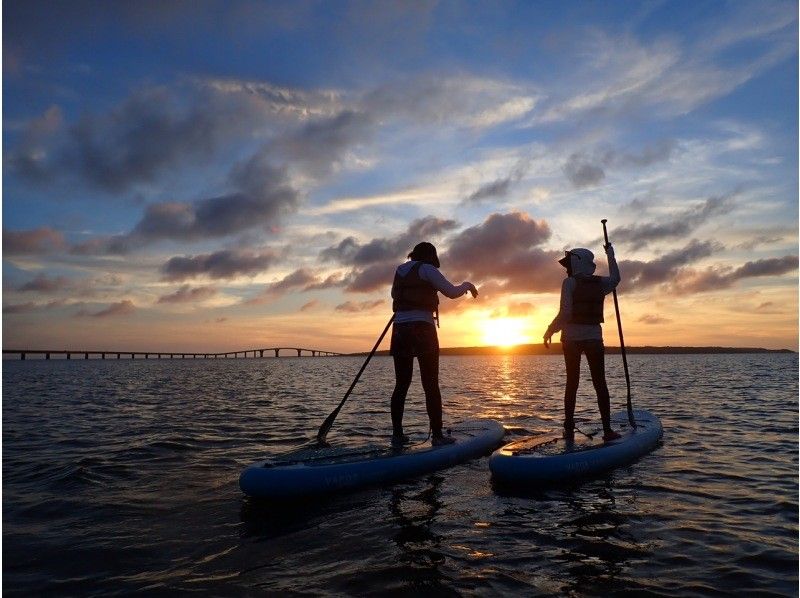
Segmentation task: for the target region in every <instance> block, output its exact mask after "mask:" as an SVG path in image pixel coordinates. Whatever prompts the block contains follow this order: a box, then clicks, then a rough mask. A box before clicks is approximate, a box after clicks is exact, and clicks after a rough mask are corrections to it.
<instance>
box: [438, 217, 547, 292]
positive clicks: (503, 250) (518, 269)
mask: <svg viewBox="0 0 800 598" xmlns="http://www.w3.org/2000/svg"><path fill="white" fill-rule="evenodd" d="M550 236H551V231H550V227H549V225H548V224H547V222H545V221H544V220H538V221H537V220H534V219H533V218H531V217H530V216H529V215H528V214H526V213H523V212H511V213H508V214H497V213H496V214H492V215H490V216H489V217H488V218H487V219H486V220H485V221H484V222H483V223H482V224H479V225H477V226H473V227H471V228H467V229H465V230H463V231H461V232H460V233H458V234H457V235H455V237H453V238H452V239H451V240H450V246H449V248H448V249H447V252H446V254H445V255H444V256H443V257H442V269H443V270H444V271H448V272H455V275H457V276H463V277H464V278H465V279H468V280H470V281H471V282H473V283H475V284H486V283H487V282H490V281H494V282H496V283H498V284H499V287H498V288H501V289H502V290H503V292H507V293H508V292H550V291H553V290H557V289H558V288H559V285H560V283H561V279H562V278H563V269H562V268H561V267H560V266H559V265H558V263H557V261H556V260H557V259H558V257H559V256H561V255H563V254H562V253H561V252H557V251H549V250H545V249H542V248H541V247H540V245H542V244H543V243H545V242H546V241H547V240H549V239H550Z"/></svg>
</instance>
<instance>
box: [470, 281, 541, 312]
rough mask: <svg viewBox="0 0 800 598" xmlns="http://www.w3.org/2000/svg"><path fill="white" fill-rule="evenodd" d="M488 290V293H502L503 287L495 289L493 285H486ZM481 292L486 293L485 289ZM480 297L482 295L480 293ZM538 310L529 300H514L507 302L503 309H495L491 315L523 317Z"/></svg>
mask: <svg viewBox="0 0 800 598" xmlns="http://www.w3.org/2000/svg"><path fill="white" fill-rule="evenodd" d="M486 290H488V295H489V296H491V295H494V294H495V293H499V294H502V288H497V289H493V288H492V286H489V287H486ZM480 291H481V294H484V295H486V294H487V293H484V289H480ZM479 297H480V295H479ZM535 310H536V308H535V307H534V305H533V304H532V303H528V302H527V301H512V302H510V303H508V304H506V305H505V306H504V307H503V308H501V309H495V310H494V311H493V312H492V314H491V317H492V318H523V317H525V316H528V315H530V314H531V313H533V312H534V311H535Z"/></svg>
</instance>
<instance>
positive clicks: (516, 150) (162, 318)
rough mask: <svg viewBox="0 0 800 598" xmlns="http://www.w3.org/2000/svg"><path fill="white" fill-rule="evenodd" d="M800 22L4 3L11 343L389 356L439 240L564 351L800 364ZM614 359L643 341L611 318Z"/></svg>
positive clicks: (523, 323) (739, 16)
mask: <svg viewBox="0 0 800 598" xmlns="http://www.w3.org/2000/svg"><path fill="white" fill-rule="evenodd" d="M797 32H798V22H797V3H796V2H794V1H786V2H767V1H763V0H758V1H752V2H749V1H731V2H723V1H713V2H704V1H696V2H695V1H691V2H690V1H677V0H676V1H658V0H654V1H643V2H632V1H628V0H625V1H621V2H588V1H586V2H584V1H581V2H578V1H573V2H556V1H539V2H529V1H521V2H511V1H508V2H489V1H487V2H464V1H444V0H443V1H439V2H437V1H430V2H427V1H416V2H411V1H409V2H388V1H387V2H372V1H364V2H333V1H329V2H303V1H297V0H292V1H288V2H256V1H250V0H248V1H239V2H237V1H232V2H227V1H226V2H222V1H220V2H214V1H204V0H198V1H186V2H177V1H169V0H166V1H136V2H121V1H120V2H105V1H102V2H101V1H94V2H85V1H80V0H71V1H69V2H42V1H31V0H26V1H21V0H17V1H12V0H6V1H5V2H3V187H2V188H3V223H2V225H3V345H4V347H5V348H15V347H16V348H34V349H35V348H47V349H62V348H70V349H87V350H95V349H97V350H153V351H159V350H160V351H231V350H243V349H250V348H257V347H271V346H303V347H309V348H317V349H324V350H331V351H366V350H369V349H370V348H371V347H372V345H373V343H374V342H375V339H376V338H377V336H378V334H379V333H380V331H381V330H382V329H383V327H384V325H385V324H386V322H387V320H388V318H389V316H390V315H391V302H390V300H389V289H390V285H391V281H392V276H393V272H394V269H395V267H396V266H397V265H398V264H399V263H401V262H403V261H404V260H405V256H406V254H407V253H408V252H409V251H410V250H411V248H412V247H413V246H414V244H416V243H417V242H419V241H423V240H427V241H431V242H433V243H434V244H435V245H436V246H437V247H438V248H439V254H440V258H441V262H442V268H441V269H442V272H443V273H444V274H445V276H447V277H448V279H450V280H451V281H452V282H454V283H460V282H461V281H463V280H470V281H472V282H473V283H475V284H476V285H477V286H478V288H479V290H480V296H479V297H478V299H476V300H473V299H471V298H469V297H463V298H461V299H458V300H449V299H446V298H442V306H441V329H440V331H439V335H440V342H441V345H442V346H445V347H447V346H470V345H484V344H494V343H502V342H536V343H539V342H541V339H542V334H543V333H544V330H545V328H546V326H547V324H548V323H549V322H550V320H551V319H552V318H553V316H554V315H555V313H556V311H557V309H558V299H559V296H558V292H559V289H560V285H561V280H562V278H563V276H564V271H563V269H562V268H561V267H560V266H559V265H558V264H557V261H556V260H557V259H558V258H559V257H561V256H563V251H564V249H565V248H570V247H574V246H584V247H588V248H589V249H591V250H592V251H594V252H595V254H596V255H597V256H598V266H599V267H598V273H603V274H604V273H606V271H607V268H606V263H605V259H604V257H603V251H602V227H601V224H600V220H601V219H602V218H607V219H608V226H609V234H610V237H611V241H612V242H613V243H614V245H615V248H616V252H617V258H618V260H619V264H620V269H621V273H622V279H623V282H622V284H621V286H620V288H619V299H620V306H621V310H622V322H623V324H624V329H625V340H626V343H627V344H628V345H723V346H737V347H767V348H789V349H794V350H796V349H797V347H798V329H797V314H798V304H797V297H798V278H797V276H798V274H797V265H798V257H797V253H798V121H797V114H798V69H797V65H798V53H797V50H798V41H797V40H798V35H797ZM605 329H606V332H605V338H606V343H607V344H609V345H616V344H618V337H617V332H616V326H615V324H614V310H613V303H612V301H611V300H610V299H609V300H608V301H607V302H606V325H605Z"/></svg>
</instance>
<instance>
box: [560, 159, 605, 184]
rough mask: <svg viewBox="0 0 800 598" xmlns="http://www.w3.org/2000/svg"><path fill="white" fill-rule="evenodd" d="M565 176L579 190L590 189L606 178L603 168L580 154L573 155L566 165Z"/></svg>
mask: <svg viewBox="0 0 800 598" xmlns="http://www.w3.org/2000/svg"><path fill="white" fill-rule="evenodd" d="M564 174H565V175H566V176H567V178H568V179H569V181H570V182H571V183H572V184H573V185H574V186H575V187H576V188H577V189H581V188H583V187H590V186H592V185H596V184H598V183H599V182H600V181H602V180H603V179H604V178H606V173H605V170H603V168H602V167H601V166H598V165H596V164H592V163H591V162H590V161H589V159H588V158H587V157H585V156H583V155H580V154H572V155H571V156H570V157H569V160H567V163H566V164H565V165H564Z"/></svg>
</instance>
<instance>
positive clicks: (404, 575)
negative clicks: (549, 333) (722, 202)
mask: <svg viewBox="0 0 800 598" xmlns="http://www.w3.org/2000/svg"><path fill="white" fill-rule="evenodd" d="M362 359H363V358H355V357H326V358H310V357H302V358H280V359H264V360H254V359H247V360H244V359H237V360H232V359H231V360H217V361H206V360H198V361H194V360H187V361H182V360H181V361H178V360H175V361H168V360H161V361H157V360H149V361H143V360H137V361H116V360H112V361H104V362H103V361H82V360H81V361H49V362H45V361H5V362H3V387H2V390H3V397H2V399H3V446H2V449H3V450H2V455H3V470H2V475H3V578H2V583H3V593H4V594H5V595H9V596H11V595H24V596H43V595H70V596H79V595H131V594H145V595H176V594H185V593H190V592H194V593H202V594H211V595H218V596H223V595H224V596H228V595H232V596H237V595H248V596H255V595H275V594H280V595H287V596H292V595H295V596H297V595H308V596H310V595H326V594H327V595H375V596H377V595H386V594H389V595H405V594H407V595H410V594H425V593H428V594H439V595H466V596H494V595H514V596H516V595H527V596H535V595H552V594H562V595H565V594H566V595H576V596H581V595H590V596H607V595H614V594H641V593H645V594H650V595H664V596H681V597H684V596H713V595H720V596H722V595H732V594H738V595H743V596H744V595H747V596H751V595H760V596H769V595H774V596H796V595H797V594H798V385H797V382H798V362H797V355H783V354H779V355H772V354H770V355H707V356H704V355H691V356H672V355H665V356H641V355H634V356H631V357H630V358H629V364H630V369H631V375H632V378H633V391H634V405H635V407H637V408H642V409H647V410H650V411H653V412H654V413H656V414H657V415H658V416H659V417H661V419H662V422H663V425H664V439H663V446H661V447H659V448H658V449H656V451H655V452H653V453H652V454H650V455H648V456H646V457H645V458H643V459H641V460H640V461H638V462H636V463H634V464H632V465H630V466H628V467H624V468H621V469H618V470H616V471H614V472H612V473H610V474H608V475H606V476H605V477H602V478H599V479H594V480H590V481H587V482H584V483H582V484H579V485H576V486H572V487H561V488H554V489H548V490H540V491H538V492H537V491H533V492H529V493H527V495H509V494H507V493H504V492H501V491H500V490H498V489H495V488H493V486H492V484H491V481H490V476H489V469H488V458H487V457H484V458H482V459H479V460H476V461H472V462H470V463H467V464H464V465H460V466H457V467H454V468H452V469H449V470H446V471H442V472H439V473H436V474H433V475H428V476H426V477H422V478H419V479H414V480H410V481H406V482H403V483H398V484H394V485H391V486H382V487H377V488H370V489H366V490H361V491H357V492H352V493H349V494H339V495H335V496H332V497H328V498H325V499H316V500H309V501H307V502H302V501H297V502H294V503H292V504H291V505H285V504H284V505H277V504H264V503H259V502H257V501H253V500H250V499H248V498H246V497H244V496H243V495H242V494H241V492H240V491H239V487H238V476H239V472H240V471H241V469H242V468H243V467H244V466H246V465H247V464H249V463H250V462H252V461H255V460H257V459H258V458H260V457H262V456H264V455H266V454H268V453H274V452H278V451H285V450H288V449H290V448H294V447H296V446H297V445H299V444H302V443H303V442H305V441H307V440H309V439H311V438H312V437H313V436H314V434H315V433H316V431H317V429H318V427H319V425H320V424H321V423H322V421H323V420H324V419H325V417H326V416H327V415H328V414H329V413H330V412H331V410H332V409H333V408H334V407H335V406H336V404H337V403H338V401H339V400H340V399H341V397H342V396H343V394H344V391H345V390H346V389H347V387H348V385H349V384H350V382H351V381H352V378H353V376H354V375H355V373H356V372H357V371H358V368H359V367H360V365H361V363H362ZM607 361H608V365H607V369H608V372H609V385H610V387H611V390H612V401H613V404H614V406H615V407H616V408H619V409H622V408H624V403H625V382H624V377H623V373H622V367H621V361H620V358H619V357H618V356H609V357H608V358H607ZM584 368H585V364H584ZM441 369H442V374H441V379H442V391H443V396H444V402H445V422H448V421H451V422H455V421H459V420H462V419H467V418H473V417H476V416H477V417H491V418H496V419H498V420H500V421H501V422H502V423H503V424H504V425H505V426H506V428H507V430H508V436H507V438H508V439H514V438H516V437H518V436H519V435H522V434H527V433H532V432H539V431H544V430H547V429H549V428H551V427H558V426H559V425H560V420H561V398H560V397H561V395H562V385H563V362H562V360H561V358H560V357H559V356H552V357H547V356H545V357H537V356H527V357H525V356H523V357H445V358H443V359H442V363H441ZM418 380H419V379H418V376H417V374H416V372H415V382H414V384H413V386H412V391H411V393H410V394H409V400H408V403H407V406H406V427H407V431H411V432H412V433H413V435H414V436H417V437H420V438H422V437H424V435H425V433H426V431H427V420H426V417H425V412H424V400H423V396H422V392H421V389H420V386H419V381H418ZM392 385H393V374H392V367H391V361H390V359H389V358H383V357H381V358H375V359H374V360H373V361H372V362H371V363H370V365H369V367H368V368H367V370H366V372H365V374H364V376H363V381H362V382H361V383H360V384H359V385H358V386H357V389H356V391H355V392H354V394H353V395H352V396H351V397H350V399H349V401H348V403H347V404H346V406H345V408H344V409H343V411H342V412H341V413H340V415H339V417H338V419H337V421H336V424H335V425H334V427H333V430H332V432H331V433H330V435H329V437H328V439H329V440H330V441H331V442H332V443H333V444H335V445H344V444H347V443H348V442H350V443H353V442H363V441H364V440H365V439H367V440H374V439H377V438H386V437H387V435H388V434H389V431H390V425H389V415H388V395H389V394H390V393H391V389H392ZM577 414H578V417H579V420H581V422H580V423H581V424H583V426H584V427H586V428H588V429H597V428H598V427H599V421H598V420H599V416H598V415H597V408H596V405H595V401H594V398H593V391H592V387H591V384H590V382H589V380H588V372H585V377H584V379H583V380H582V382H581V389H580V390H579V396H578V412H577Z"/></svg>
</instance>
